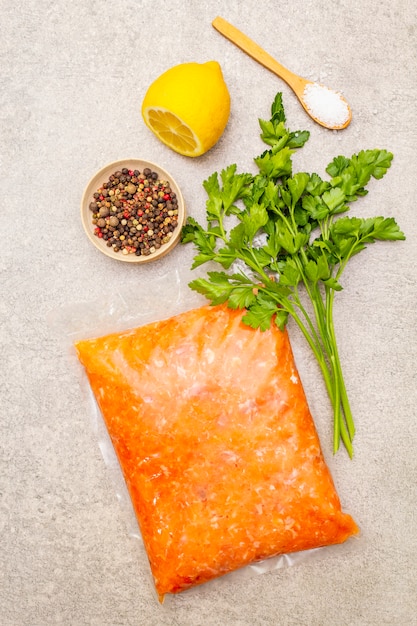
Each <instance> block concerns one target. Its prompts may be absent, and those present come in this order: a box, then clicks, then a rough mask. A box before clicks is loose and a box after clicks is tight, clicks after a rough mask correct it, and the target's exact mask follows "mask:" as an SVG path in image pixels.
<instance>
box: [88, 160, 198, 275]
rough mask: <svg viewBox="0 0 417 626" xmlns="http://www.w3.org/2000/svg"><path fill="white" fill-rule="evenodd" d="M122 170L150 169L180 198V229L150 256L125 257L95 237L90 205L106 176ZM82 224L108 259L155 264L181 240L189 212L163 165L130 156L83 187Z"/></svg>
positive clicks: (94, 243) (96, 173) (177, 228)
mask: <svg viewBox="0 0 417 626" xmlns="http://www.w3.org/2000/svg"><path fill="white" fill-rule="evenodd" d="M122 167H127V168H129V169H137V170H139V171H140V172H142V171H143V170H144V169H145V168H146V167H148V168H149V169H151V170H152V171H153V172H156V173H157V174H158V176H159V178H160V179H162V180H167V182H169V184H170V187H171V189H172V190H173V191H174V193H175V194H176V196H177V200H178V218H179V219H178V226H177V227H176V229H175V230H174V231H173V235H172V237H171V239H170V241H169V242H168V243H166V244H163V245H161V247H160V248H159V249H158V250H156V251H155V252H153V253H152V254H149V255H141V256H136V254H122V253H118V252H114V251H113V249H112V248H109V247H108V246H107V245H106V243H105V241H104V240H103V239H99V238H98V237H96V236H95V235H94V225H93V224H92V221H91V211H90V209H89V204H90V202H91V201H92V198H93V194H94V193H95V191H97V189H98V188H99V187H100V185H101V184H102V183H103V182H105V180H106V176H107V178H108V177H109V176H110V174H111V173H112V172H114V171H116V170H117V169H121V168H122ZM80 211H81V222H82V225H83V228H84V231H85V233H86V235H87V237H88V239H89V240H90V241H91V243H92V244H93V245H94V246H95V247H96V248H97V249H98V250H99V251H100V252H102V253H103V254H105V255H106V256H107V257H109V258H111V259H114V260H116V261H122V262H125V263H150V262H152V261H156V260H158V259H161V258H162V257H164V256H165V255H166V254H168V253H169V252H171V251H172V250H173V248H175V246H176V245H177V244H178V243H179V240H180V237H181V230H182V227H183V226H184V224H185V220H186V209H185V202H184V197H183V195H182V192H181V189H180V187H179V185H178V183H177V181H176V180H175V178H174V177H173V176H172V175H171V174H170V173H169V172H168V171H167V170H166V169H165V168H164V167H162V166H161V165H158V164H157V163H154V162H153V161H148V160H147V159H140V158H137V157H130V158H129V157H128V158H124V159H118V160H117V161H110V162H109V163H107V164H106V165H104V166H103V167H101V168H100V169H99V170H97V171H96V172H95V174H93V175H92V176H91V177H90V179H89V181H88V182H87V185H86V186H85V188H84V191H83V194H82V197H81V207H80Z"/></svg>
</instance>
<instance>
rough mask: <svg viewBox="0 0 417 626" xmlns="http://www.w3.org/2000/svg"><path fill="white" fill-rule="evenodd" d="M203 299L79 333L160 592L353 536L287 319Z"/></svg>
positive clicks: (86, 365) (78, 345)
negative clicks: (264, 320)
mask: <svg viewBox="0 0 417 626" xmlns="http://www.w3.org/2000/svg"><path fill="white" fill-rule="evenodd" d="M242 315H243V312H242V311H234V310H231V309H229V308H227V307H226V306H225V305H220V306H209V305H205V306H198V307H196V308H194V309H192V310H188V311H186V312H181V313H179V314H177V315H174V316H172V317H168V318H167V319H163V320H159V321H156V322H150V323H146V324H144V325H142V326H139V327H135V328H133V329H130V330H123V331H121V332H115V333H112V334H107V335H105V336H101V337H98V338H93V339H86V340H80V341H77V342H76V344H75V347H76V351H77V355H78V358H79V360H80V361H81V363H82V365H83V366H84V368H85V371H86V374H87V376H88V379H89V383H90V386H91V389H92V390H93V392H94V395H95V398H96V400H97V403H98V406H99V408H100V410H101V413H102V415H103V418H104V422H105V424H106V427H107V430H108V433H109V435H110V438H111V441H112V443H113V446H114V449H115V452H116V454H117V457H118V460H119V463H120V466H121V469H122V472H123V476H124V479H125V482H126V485H127V487H128V491H129V494H130V497H131V500H132V504H133V507H134V511H135V514H136V517H137V521H138V524H139V527H140V531H141V534H142V537H143V542H144V546H145V549H146V552H147V556H148V559H149V562H150V567H151V570H152V575H153V579H154V582H155V587H156V591H157V593H158V596H159V598H160V599H161V600H162V599H163V597H164V595H165V594H175V593H178V592H181V591H183V590H185V589H187V588H190V587H193V586H195V585H199V584H201V583H204V582H206V581H209V580H212V579H216V578H218V577H220V576H222V575H224V574H227V573H229V572H232V571H236V570H238V569H239V568H243V566H246V565H249V564H253V563H257V562H259V561H262V560H264V559H269V558H272V557H274V556H276V555H280V554H291V553H295V552H299V551H304V550H310V549H312V548H319V547H322V546H329V545H334V544H340V543H343V542H345V541H346V540H347V539H348V538H349V537H350V536H352V535H354V534H356V533H357V532H358V527H357V525H356V523H355V521H354V520H353V519H352V517H351V516H350V515H348V514H347V513H345V512H343V511H342V508H341V504H340V500H339V497H338V494H337V492H336V489H335V486H334V483H333V480H332V477H331V474H330V472H329V469H328V467H327V465H326V463H325V460H324V458H323V454H322V451H321V448H320V442H319V439H318V435H317V432H316V429H315V426H314V422H313V419H312V416H311V414H310V411H309V407H308V403H307V400H306V396H305V394H304V390H303V386H302V383H301V381H300V378H299V375H298V372H297V368H296V365H295V362H294V357H293V353H292V349H291V344H290V341H289V337H288V333H287V331H281V330H279V329H278V327H277V326H275V325H271V328H270V329H268V330H267V331H263V332H262V331H259V330H254V329H252V328H250V327H249V326H247V325H245V324H243V323H242V321H241V319H242Z"/></svg>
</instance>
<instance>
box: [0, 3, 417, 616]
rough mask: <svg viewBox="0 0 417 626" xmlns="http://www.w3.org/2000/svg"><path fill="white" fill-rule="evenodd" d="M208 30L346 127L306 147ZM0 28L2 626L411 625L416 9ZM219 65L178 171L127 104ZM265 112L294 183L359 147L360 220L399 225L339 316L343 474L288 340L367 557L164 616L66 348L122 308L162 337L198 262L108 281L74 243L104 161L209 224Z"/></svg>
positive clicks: (181, 255) (192, 10)
mask: <svg viewBox="0 0 417 626" xmlns="http://www.w3.org/2000/svg"><path fill="white" fill-rule="evenodd" d="M216 15H221V16H222V17H224V18H225V19H227V20H228V21H230V22H232V23H234V24H235V25H236V26H237V27H239V28H240V29H242V30H244V31H245V32H246V33H247V34H248V35H249V36H250V37H252V38H253V39H254V40H255V41H257V42H258V43H260V44H262V45H263V46H264V48H265V49H266V50H267V51H268V52H269V53H271V54H272V55H274V56H275V57H276V58H277V59H279V60H280V61H281V62H282V63H283V64H284V65H287V66H288V67H289V68H291V69H292V70H293V71H295V72H298V73H300V74H302V75H304V76H306V77H308V78H312V79H317V80H320V81H322V82H325V83H326V84H328V85H329V86H330V87H332V88H334V89H338V90H341V91H342V92H343V93H344V94H345V95H346V97H347V98H348V100H349V102H350V103H351V106H352V110H353V121H352V123H351V125H350V126H349V128H347V129H346V130H344V131H342V132H331V131H327V130H325V129H323V128H321V127H319V126H318V125H316V124H314V123H313V122H312V121H311V120H310V119H309V118H307V116H306V114H305V113H304V111H303V109H302V108H301V106H300V105H299V104H298V102H297V100H296V98H295V96H294V95H293V94H292V92H291V91H290V89H289V88H288V87H287V86H286V85H285V83H283V82H282V81H280V80H279V79H278V78H276V77H275V76H274V75H272V74H271V73H270V72H268V71H267V70H265V69H264V68H262V67H261V66H260V65H258V64H257V63H255V62H254V61H253V60H252V59H250V58H249V57H247V56H245V55H244V54H243V53H242V52H241V51H240V50H239V49H237V48H236V47H234V46H233V45H232V44H231V43H230V42H228V41H227V40H226V39H224V38H223V37H222V36H221V35H219V34H218V33H217V32H216V31H215V30H214V29H213V28H212V26H211V21H212V20H213V19H214V17H216ZM0 17H1V25H2V28H1V37H0V61H1V71H0V158H1V161H0V168H1V169H0V171H1V200H0V202H1V219H0V232H1V253H0V272H1V274H0V276H1V282H0V288H1V299H0V315H1V325H0V362H1V367H0V394H1V400H0V414H1V418H0V429H1V432H0V451H1V454H0V529H1V534H0V542H1V545H0V615H1V618H0V622H1V624H2V625H4V626H46V625H48V626H53V625H57V624H65V625H68V626H84V625H91V626H93V625H94V626H116V625H117V626H119V625H120V626H142V625H143V626H160V625H161V626H217V625H219V626H223V625H226V624H227V625H228V626H229V625H230V626H235V625H236V626H261V625H262V626H264V625H271V626H278V625H280V626H281V625H282V626H381V625H386V626H410V625H413V624H417V618H416V607H417V585H416V580H417V575H416V574H417V572H416V563H417V534H416V483H417V461H416V458H417V454H416V452H417V449H416V444H417V439H416V432H417V428H416V389H417V380H416V322H417V319H416V317H417V314H416V283H417V280H416V274H415V272H416V266H417V246H416V239H415V237H416V225H417V220H416V195H417V193H416V191H417V190H416V178H417V166H416V145H417V132H416V124H417V117H416V99H417V87H416V66H417V49H416V37H417V32H416V17H417V10H416V5H415V3H414V2H412V0H397V1H396V2H391V1H390V0H381V1H380V2H378V3H375V2H372V1H371V0H333V1H332V2H330V1H329V0H284V1H283V2H279V3H278V2H272V1H269V0H266V1H264V2H259V1H256V2H255V1H253V0H249V1H247V2H239V1H236V0H227V1H226V0H211V1H210V2H206V1H197V0H190V1H189V2H187V3H184V2H183V1H182V0H181V1H179V0H172V1H169V0H166V1H165V2H159V1H158V0H153V1H152V2H151V1H150V0H136V1H135V0H113V1H112V2H110V1H104V0H103V1H101V2H100V1H98V0H72V1H71V2H64V1H63V0H54V2H52V1H49V0H26V1H25V2H22V1H21V0H15V1H13V2H12V1H10V0H0ZM210 59H215V60H217V61H219V62H220V64H221V66H222V68H223V71H224V76H225V79H226V82H227V84H228V86H229V89H230V93H231V98H232V112H231V117H230V121H229V124H228V126H227V129H226V131H225V133H224V135H223V137H222V139H221V141H220V142H219V143H218V144H217V145H216V146H215V148H213V149H212V150H211V151H210V152H209V153H208V154H206V155H205V156H203V157H201V158H199V159H194V160H192V159H187V158H185V157H182V156H180V155H178V154H176V153H174V152H171V151H170V150H169V149H168V148H166V147H165V146H164V145H162V144H161V143H159V142H158V141H157V139H155V138H154V137H153V135H152V134H151V133H150V132H149V131H148V129H147V128H146V127H145V126H144V124H143V122H142V119H141V116H140V104H141V101H142V98H143V96H144V93H145V91H146V88H147V86H148V85H149V84H150V83H151V82H152V81H153V80H154V79H155V78H156V77H157V76H158V75H159V74H160V73H162V72H163V71H164V70H166V69H167V68H168V67H170V66H172V65H175V64H177V63H181V62H186V61H198V62H204V61H207V60H210ZM277 91H282V92H283V96H284V104H285V107H286V113H287V120H288V125H289V126H290V127H291V128H292V129H294V130H296V129H298V128H305V129H308V130H310V131H311V138H310V141H309V142H308V144H307V145H306V147H305V148H304V149H303V151H302V152H300V153H299V154H298V155H297V156H296V158H295V162H294V167H295V169H299V170H303V169H304V170H306V171H316V172H318V173H319V174H321V175H324V169H325V166H326V165H327V164H328V163H329V162H330V161H331V160H332V159H333V157H334V156H336V155H338V154H345V155H346V156H350V155H351V154H353V153H354V152H357V151H359V150H361V149H362V148H374V147H381V148H386V149H388V150H391V151H392V152H393V153H394V155H395V159H394V161H393V165H392V168H391V170H390V171H389V172H388V174H387V175H386V177H385V178H384V179H383V180H382V181H380V182H377V183H375V184H374V183H373V184H372V185H371V188H370V193H369V195H368V196H367V197H366V198H363V199H362V200H360V202H358V203H357V204H356V205H354V206H353V208H352V211H355V212H356V211H358V212H360V213H361V214H363V215H378V214H382V215H387V216H388V215H393V216H395V217H396V218H397V220H398V222H399V224H400V226H401V227H402V229H403V230H404V231H405V233H406V235H407V240H406V242H401V243H395V244H389V243H388V244H377V245H375V246H373V247H370V248H369V249H368V250H367V251H366V252H364V253H362V254H361V256H360V257H356V259H354V260H353V261H352V263H351V267H350V269H349V271H348V273H347V275H346V278H345V280H344V288H345V289H344V291H343V292H342V293H340V294H339V295H338V297H337V304H336V324H337V331H338V336H339V341H340V350H341V354H342V359H343V362H344V367H345V375H346V381H347V385H348V388H349V392H350V396H351V401H352V407H353V411H354V415H355V419H356V423H357V438H356V442H355V457H354V460H353V461H350V460H349V459H348V458H347V457H346V455H345V454H344V453H343V452H342V453H341V454H338V455H337V456H335V457H333V455H332V453H331V414H330V409H329V405H328V401H327V399H326V394H325V391H324V388H323V385H322V383H321V380H320V376H319V374H318V371H317V368H316V367H315V365H314V363H313V362H312V359H311V357H310V355H309V354H308V351H307V349H306V347H305V345H304V344H303V343H302V341H301V340H300V338H299V337H298V335H297V332H296V331H295V329H294V328H293V326H292V325H290V331H291V336H292V340H293V345H294V350H295V353H296V358H297V363H298V366H299V370H300V374H301V376H302V379H303V383H304V386H305V389H306V393H307V396H308V399H309V402H310V406H311V410H312V412H313V414H314V417H315V420H316V423H317V428H318V430H319V434H320V437H321V439H322V444H323V450H324V453H325V455H326V458H327V460H328V463H329V465H330V467H331V470H332V473H333V476H334V479H335V482H336V485H337V488H338V490H339V493H340V497H341V500H342V502H343V506H344V507H345V509H346V510H348V511H349V512H351V513H352V514H353V515H354V517H355V518H356V520H357V522H358V523H359V525H360V526H361V529H362V534H361V536H360V538H359V539H358V540H357V541H354V542H352V543H351V544H349V545H347V546H346V547H345V548H346V549H344V550H338V549H337V548H335V549H334V550H329V551H327V552H326V553H323V554H322V557H321V558H319V559H308V560H305V561H304V562H302V563H300V564H298V565H296V566H294V567H285V568H283V569H280V570H278V571H275V572H271V573H268V574H262V575H252V576H249V577H247V578H246V579H245V580H241V579H235V578H231V579H224V580H222V581H221V582H220V584H215V585H207V586H203V587H200V588H199V589H196V590H194V591H193V592H191V593H186V594H183V595H181V596H178V597H175V598H174V599H173V600H172V601H171V602H167V604H166V605H165V606H163V607H161V606H159V605H158V603H157V601H156V599H155V595H154V592H153V588H152V583H151V580H150V575H149V570H148V566H147V562H146V558H145V556H144V554H143V551H142V549H141V547H140V543H139V541H138V540H137V539H135V538H132V533H131V529H132V519H131V511H130V510H129V508H128V507H127V506H126V503H125V501H124V499H123V497H122V496H121V495H120V492H119V490H118V488H117V486H116V485H117V480H116V478H115V477H114V476H113V474H114V471H112V469H111V467H109V463H110V464H111V459H110V460H109V459H108V458H107V462H106V459H105V458H103V455H102V453H101V451H100V447H99V445H98V435H97V432H96V430H95V428H94V425H93V421H92V414H91V407H90V404H89V401H88V397H87V395H86V390H85V387H84V385H83V381H82V379H81V377H80V371H79V369H78V368H77V364H76V362H75V360H74V356H73V353H72V352H71V348H70V343H71V342H70V339H71V336H72V335H71V333H73V332H75V330H77V328H79V326H80V324H82V323H86V324H87V325H90V326H91V323H96V324H97V328H99V327H100V328H101V327H102V326H103V324H104V323H108V321H109V319H110V321H111V322H112V323H113V324H114V326H116V325H117V324H118V323H119V321H120V320H119V319H118V316H119V309H118V305H116V304H115V302H119V298H120V293H121V292H122V293H125V294H129V295H130V296H131V298H132V303H133V304H132V306H133V309H134V310H135V311H136V312H137V313H143V312H144V311H145V310H146V312H147V313H149V314H151V315H153V314H154V311H155V314H156V313H157V311H158V310H160V308H161V307H163V306H164V303H165V302H167V301H170V299H172V298H173V297H174V298H175V293H173V291H172V280H171V278H172V277H175V280H176V281H177V282H178V281H179V282H180V283H181V285H182V282H183V281H184V280H185V278H184V277H185V276H186V274H187V270H188V268H189V267H190V263H191V258H192V254H193V251H192V249H191V247H178V248H176V250H175V251H174V252H173V253H172V254H171V255H169V256H168V257H165V258H164V259H162V260H161V261H159V262H158V263H156V264H155V265H152V264H151V265H147V266H146V267H135V266H130V265H129V266H126V265H125V264H123V263H119V262H116V261H112V260H111V259H108V258H106V257H105V256H103V255H101V254H100V253H99V252H97V251H96V249H95V248H94V247H93V246H91V244H90V243H89V241H88V240H87V238H86V237H85V235H84V232H83V230H82V226H81V221H80V219H79V203H80V198H81V195H82V191H83V188H84V186H85V185H86V183H87V181H88V180H89V178H90V177H91V176H92V175H93V174H94V173H95V171H96V170H97V169H98V168H100V167H101V166H103V165H105V164H106V163H107V162H109V161H112V160H115V159H121V158H123V157H127V156H132V157H142V158H146V159H148V160H151V161H154V162H156V163H160V164H161V165H163V166H164V167H165V168H166V169H168V170H169V171H170V172H171V173H172V174H173V176H174V177H175V178H176V180H177V182H178V183H179V184H180V186H181V188H182V190H183V193H184V196H185V199H186V203H187V209H188V211H189V213H190V214H192V215H194V216H195V217H197V218H199V217H201V216H202V215H203V211H204V204H205V194H204V190H203V188H202V181H203V180H204V179H205V178H207V176H209V175H210V174H211V173H212V172H213V171H215V170H219V169H221V168H223V167H225V166H226V165H228V164H230V163H236V164H237V166H238V169H239V170H240V171H247V170H253V161H252V159H253V157H255V156H257V155H258V154H260V152H261V151H262V150H263V144H262V143H261V140H260V138H259V128H258V118H259V117H263V118H268V115H269V110H270V105H271V103H272V100H273V98H274V96H275V94H276V92H277ZM168 285H170V286H169V287H168ZM151 286H152V288H155V291H154V292H153V293H154V295H153V298H151V299H149V297H148V298H146V297H145V296H146V294H147V293H148V292H149V289H151ZM174 291H175V290H174ZM127 299H129V298H128V297H127ZM190 302H191V300H190ZM153 307H154V308H153ZM120 315H122V312H120ZM106 316H107V317H106ZM108 316H110V317H109V318H108ZM86 320H87V322H86ZM106 320H107V321H106ZM102 450H103V452H104V453H105V456H106V448H105V447H103V446H102Z"/></svg>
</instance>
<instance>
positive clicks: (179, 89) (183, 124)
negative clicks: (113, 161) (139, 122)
mask: <svg viewBox="0 0 417 626" xmlns="http://www.w3.org/2000/svg"><path fill="white" fill-rule="evenodd" d="M229 115H230V94H229V91H228V89H227V86H226V83H225V81H224V79H223V73H222V70H221V68H220V65H219V64H218V63H217V62H216V61H209V62H207V63H182V64H181V65H176V66H174V67H172V68H171V69H169V70H167V71H166V72H165V73H164V74H162V75H161V76H159V78H157V79H156V80H155V81H154V82H153V83H152V85H151V86H150V87H149V89H148V91H147V92H146V94H145V98H144V100H143V103H142V117H143V119H144V121H145V124H146V125H147V126H148V128H150V130H151V131H152V132H153V133H154V134H155V135H156V136H157V137H158V139H160V140H161V141H162V142H163V143H164V144H166V145H167V146H169V147H170V148H171V149H172V150H175V151H176V152H179V153H180V154H182V155H184V156H190V157H196V156H200V155H202V154H204V153H205V152H207V151H208V150H210V148H212V147H213V146H214V145H215V144H216V143H217V141H218V140H219V139H220V137H221V135H222V134H223V131H224V129H225V128H226V125H227V122H228V120H229Z"/></svg>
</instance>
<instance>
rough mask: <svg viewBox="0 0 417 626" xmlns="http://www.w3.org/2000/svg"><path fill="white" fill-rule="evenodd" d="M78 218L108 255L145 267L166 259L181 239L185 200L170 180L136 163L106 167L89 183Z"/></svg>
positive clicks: (150, 165)
mask: <svg viewBox="0 0 417 626" xmlns="http://www.w3.org/2000/svg"><path fill="white" fill-rule="evenodd" d="M81 220H82V223H83V226H84V230H85V232H86V234H87V236H88V238H89V239H90V241H91V242H92V243H93V244H94V245H95V246H96V248H98V250H100V251H101V252H103V253H104V254H106V255H107V256H109V257H111V258H113V259H116V260H119V261H124V262H128V263H146V262H149V261H154V260H156V259H159V258H161V257H163V256H165V255H166V254H167V253H168V252H170V251H171V250H172V249H173V248H174V247H175V246H176V244H177V243H178V242H179V240H180V236H181V228H182V226H183V224H184V221H185V204H184V199H183V196H182V193H181V190H180V189H179V187H178V185H177V183H176V182H175V180H174V179H173V178H172V176H171V175H170V174H169V173H168V172H167V171H166V170H164V169H163V168H162V167H160V166H159V165H156V164H154V163H151V162H150V161H144V160H141V159H123V160H120V161H114V162H112V163H109V164H108V165H106V166H105V167H103V168H102V169H101V170H99V171H98V172H97V173H96V174H95V175H94V176H93V177H92V178H91V180H90V182H89V183H88V185H87V187H86V189H85V191H84V193H83V196H82V201H81Z"/></svg>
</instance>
